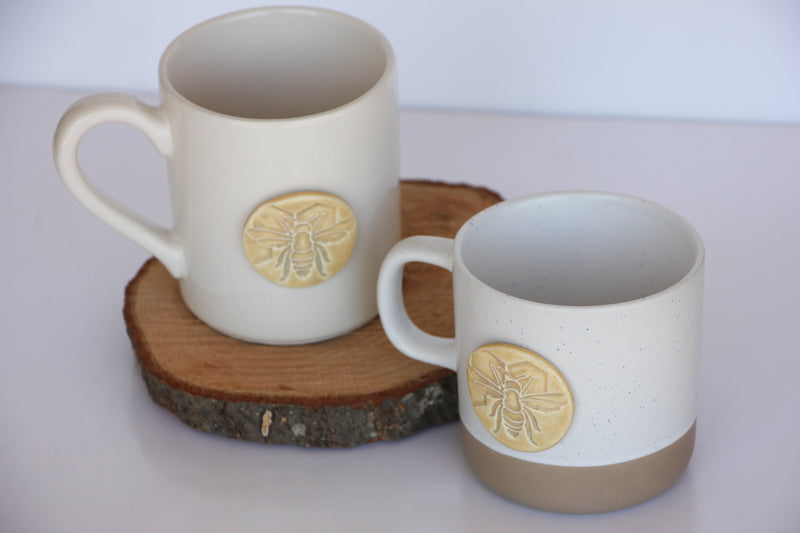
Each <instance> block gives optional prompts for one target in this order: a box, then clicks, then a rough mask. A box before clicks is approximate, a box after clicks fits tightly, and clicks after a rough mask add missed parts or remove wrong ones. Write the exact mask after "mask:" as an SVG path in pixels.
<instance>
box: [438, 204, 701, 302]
mask: <svg viewBox="0 0 800 533" xmlns="http://www.w3.org/2000/svg"><path fill="white" fill-rule="evenodd" d="M570 196H571V197H595V198H606V199H613V200H622V201H624V202H626V203H637V204H644V205H646V206H647V207H648V208H649V209H650V210H656V211H660V212H661V213H663V214H665V215H667V216H668V217H669V218H671V219H672V220H674V221H675V222H677V223H679V224H680V226H681V228H682V229H683V230H684V235H685V236H686V237H688V238H689V239H690V240H691V244H692V245H693V246H694V249H695V254H694V261H693V263H692V266H691V267H690V268H689V269H688V270H687V272H686V273H685V274H684V275H683V276H682V277H681V278H680V279H679V280H677V281H676V282H674V283H672V284H670V285H669V286H668V287H666V288H664V289H661V290H659V291H655V292H651V293H648V294H646V295H644V296H642V297H640V298H635V299H632V300H623V301H620V302H612V303H603V304H589V305H570V304H557V303H548V302H541V301H538V300H529V299H526V298H520V297H519V296H514V295H513V294H510V293H507V292H504V291H501V290H499V289H497V288H495V287H493V286H492V285H490V284H488V283H486V282H485V281H483V280H482V279H480V278H479V277H478V276H477V275H476V274H475V273H474V272H472V270H470V269H469V267H467V265H466V263H465V262H464V256H463V246H464V241H465V240H466V238H467V237H466V235H467V234H468V233H469V231H470V229H471V228H472V227H473V226H475V225H476V224H479V223H480V222H481V219H483V218H485V217H487V216H491V215H492V214H493V213H494V212H495V211H500V210H505V209H507V208H509V207H510V206H514V205H517V204H522V203H527V202H533V201H536V200H540V199H546V198H556V197H570ZM453 264H454V266H455V265H457V268H458V270H460V271H461V272H464V273H465V274H466V275H467V276H468V277H469V278H470V280H472V281H473V282H475V283H478V284H480V285H481V286H482V287H483V288H484V289H486V290H488V291H490V292H493V293H495V294H497V295H500V296H502V297H503V298H506V299H508V300H512V301H515V302H519V303H523V304H527V305H531V306H537V307H543V308H551V309H560V310H573V311H576V312H586V311H591V310H607V309H622V308H626V307H632V306H637V305H642V304H645V303H648V302H651V301H652V300H654V299H656V298H660V297H663V296H665V295H667V294H670V293H672V292H674V291H676V290H678V289H679V288H680V287H682V286H684V285H686V284H687V283H690V282H691V280H692V279H694V278H695V277H696V276H697V275H698V274H699V273H700V272H702V270H703V266H704V264H705V245H704V243H703V239H702V238H701V237H700V234H699V233H698V232H697V230H696V229H695V228H694V226H693V225H692V224H691V223H690V222H689V221H688V220H686V219H685V218H683V217H682V216H680V215H679V214H677V213H676V212H675V211H673V210H671V209H669V208H667V207H664V206H662V205H660V204H657V203H655V202H651V201H650V200H645V199H643V198H637V197H635V196H630V195H626V194H619V193H613V192H604V191H588V190H579V191H551V192H545V193H536V194H530V195H526V196H521V197H519V198H513V199H510V200H504V201H502V202H500V203H497V204H494V205H492V206H490V207H487V208H486V209H484V210H483V211H480V212H479V213H476V214H475V215H473V216H472V217H471V218H470V219H469V220H467V221H466V222H465V223H464V224H463V225H462V226H461V228H460V229H459V230H458V232H457V233H456V236H455V238H454V244H453ZM454 271H455V268H454Z"/></svg>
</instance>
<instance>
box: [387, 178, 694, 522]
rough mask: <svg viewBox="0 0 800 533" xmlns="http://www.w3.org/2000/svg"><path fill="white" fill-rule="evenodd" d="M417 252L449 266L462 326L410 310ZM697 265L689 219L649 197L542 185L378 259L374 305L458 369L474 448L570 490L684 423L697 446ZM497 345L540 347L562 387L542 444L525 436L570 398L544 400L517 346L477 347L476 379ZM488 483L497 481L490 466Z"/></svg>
mask: <svg viewBox="0 0 800 533" xmlns="http://www.w3.org/2000/svg"><path fill="white" fill-rule="evenodd" d="M412 261H422V262H428V263H431V264H434V265H438V266H441V267H443V268H447V269H449V270H451V271H452V272H453V289H454V300H455V301H454V308H455V325H456V332H455V338H452V339H447V338H441V337H435V336H432V335H429V334H427V333H425V332H423V331H421V330H420V329H418V328H417V327H416V326H415V325H414V324H413V323H412V322H411V321H410V320H409V318H408V316H407V315H406V313H405V311H404V309H403V307H402V305H403V304H402V292H401V291H400V288H399V286H400V280H401V272H402V266H403V265H404V264H406V263H408V262H412ZM703 265H704V250H703V244H702V241H701V239H700V237H699V236H698V235H697V233H696V232H695V231H694V229H693V228H692V227H691V226H690V225H689V224H688V223H687V222H686V221H685V220H683V219H682V218H680V217H679V216H678V215H676V214H674V213H672V212H671V211H669V210H667V209H665V208H663V207H660V206H658V205H656V204H653V203H650V202H647V201H644V200H640V199H637V198H631V197H626V196H620V195H615V194H607V193H592V192H564V193H550V194H542V195H534V196H529V197H525V198H519V199H515V200H509V201H506V202H503V203H501V204H497V205H495V206H493V207H490V208H488V209H486V210H485V211H482V212H481V213H478V214H477V215H476V216H474V217H473V218H472V219H470V220H469V221H468V222H467V223H466V224H464V226H462V228H461V229H460V230H459V232H458V234H457V235H456V237H455V239H454V240H451V239H443V238H438V237H426V236H417V237H410V238H408V239H404V240H403V241H401V242H400V243H398V244H397V245H396V246H395V247H394V248H393V249H392V250H391V251H390V252H389V254H388V255H387V257H386V259H385V260H384V263H383V266H382V269H381V273H380V276H379V280H378V307H379V310H380V314H381V320H382V322H383V326H384V329H385V331H386V333H387V335H388V337H389V339H390V340H391V341H392V343H393V344H394V345H395V346H396V347H397V348H398V349H399V350H401V351H402V352H404V353H405V354H407V355H409V356H410V357H413V358H416V359H419V360H422V361H425V362H428V363H432V364H436V365H440V366H445V367H447V368H451V369H453V370H456V371H457V373H458V386H459V411H460V416H461V423H462V425H463V426H464V428H465V431H467V432H468V433H469V435H470V436H471V438H472V439H474V441H475V442H476V443H479V444H480V446H477V445H476V446H474V447H473V448H472V450H473V456H472V459H475V457H476V454H478V455H480V454H481V453H483V452H482V451H481V450H490V451H491V452H492V453H496V454H499V456H502V457H506V458H508V459H509V460H515V461H521V462H529V463H532V464H537V465H542V466H546V465H549V466H553V467H559V468H562V467H563V468H567V469H575V472H573V473H572V474H570V475H568V476H567V477H566V478H565V479H567V480H574V481H575V483H576V487H575V489H576V490H577V489H578V488H579V485H580V475H581V472H589V470H586V469H588V468H593V467H606V466H609V465H617V464H619V465H621V464H634V463H633V461H637V460H639V459H642V458H645V457H651V456H654V454H657V453H658V452H660V451H661V450H664V449H667V448H669V447H670V446H671V445H672V444H674V443H676V442H677V441H679V440H681V439H684V440H685V439H686V438H687V437H686V436H687V435H691V439H692V442H693V439H694V433H693V432H691V433H690V430H691V429H692V428H693V427H694V424H695V419H696V413H697V388H698V382H697V380H698V365H699V356H700V333H701V319H702V307H703ZM498 343H500V344H501V345H512V346H514V347H516V348H515V349H516V350H520V351H522V352H523V353H524V352H525V351H528V352H529V353H534V354H536V355H537V356H538V357H541V358H542V359H543V360H545V361H547V362H548V363H549V364H551V365H552V366H553V368H555V369H557V371H558V373H559V375H561V376H563V380H564V383H566V384H568V390H569V391H571V395H572V399H573V400H574V414H573V416H572V420H571V422H570V423H569V427H568V429H567V430H566V431H565V432H564V433H563V435H561V436H560V439H559V440H557V441H556V442H553V443H552V444H551V445H550V446H548V447H544V446H541V447H534V446H532V445H529V442H530V441H537V442H538V440H539V439H542V437H541V436H540V434H543V433H544V430H543V429H542V425H543V424H540V422H543V420H544V415H547V414H548V413H547V412H546V411H548V410H550V411H553V412H555V411H557V410H558V409H557V407H560V406H561V404H558V403H557V402H559V401H562V400H563V396H557V395H554V396H553V397H546V396H545V397H539V398H540V399H545V400H548V401H547V402H543V401H536V400H535V398H536V396H535V395H534V388H533V383H532V382H531V380H532V379H533V378H532V376H533V375H534V373H535V372H536V370H535V369H534V368H533V367H532V366H531V367H529V368H527V370H526V369H523V368H522V366H527V365H520V366H517V367H514V366H513V365H515V364H518V362H519V361H521V359H517V358H516V357H515V358H512V359H504V358H503V357H501V356H499V355H498V354H497V353H495V354H494V357H490V356H488V355H483V356H482V357H483V363H481V364H482V366H481V368H482V372H481V375H480V376H477V374H476V372H475V370H474V369H475V368H476V366H480V365H476V364H475V363H474V357H475V355H474V353H475V351H476V350H478V349H480V348H481V347H485V346H486V345H495V346H496V345H497V344H498ZM495 352H496V350H495ZM529 361H530V362H531V364H534V363H533V360H532V359H531V360H529ZM476 385H477V387H476ZM476 388H477V389H478V390H477V392H478V396H479V397H478V399H477V400H476V398H475V393H476ZM468 391H469V392H468ZM509 391H510V392H509ZM543 391H547V392H548V393H550V392H553V393H556V394H557V393H562V394H563V393H564V392H563V390H562V389H551V388H550V385H548V386H547V387H546V388H544V389H539V390H538V391H536V392H543ZM523 397H524V398H525V401H527V402H528V405H529V409H528V410H527V411H526V410H525V409H523V408H522V407H521V404H523V403H524V402H523V401H521V400H522V399H523ZM533 406H535V407H537V408H539V409H540V410H541V411H542V412H541V416H540V412H539V411H536V410H535V409H533ZM564 406H566V404H564ZM503 417H504V418H503ZM534 419H535V421H536V424H534ZM537 425H538V426H539V429H540V430H541V431H539V432H537V430H536V427H537ZM559 427H560V426H559ZM498 437H499V438H498ZM670 449H672V448H670ZM675 449H677V448H675ZM680 449H681V450H685V449H686V446H681V447H680ZM689 455H690V454H689ZM681 457H682V458H686V460H687V461H688V456H687V455H686V454H685V453H684V454H682V455H681ZM662 462H663V461H662ZM503 464H506V463H503ZM507 464H513V461H512V462H510V463H507ZM636 464H639V463H636ZM641 464H655V463H654V462H652V461H651V462H647V461H645V462H643V463H641ZM659 465H661V463H659ZM662 466H663V465H662ZM662 466H659V470H658V472H662V471H663V470H664V469H663V468H662ZM683 467H685V464H683V465H682V466H680V470H681V471H682V469H683ZM676 468H677V467H676ZM523 470H524V469H522V470H521V469H519V468H513V467H512V468H508V469H507V472H509V473H513V472H522V471H523ZM634 470H635V469H626V470H619V469H616V470H615V469H612V470H600V472H612V471H613V472H619V471H625V472H633V471H634ZM482 472H484V473H485V470H482ZM595 472H597V471H595ZM479 475H481V474H480V473H479ZM514 475H516V474H514ZM519 475H522V474H519ZM653 475H657V472H655V471H654V473H653ZM609 476H611V477H610V478H609V483H611V484H610V485H609V486H608V490H614V487H613V485H614V483H616V484H618V485H619V488H620V489H622V488H624V486H625V485H626V479H625V478H624V476H623V477H619V478H614V477H613V475H611V474H609ZM518 481H519V480H518ZM523 481H524V480H523ZM673 481H674V480H673ZM492 483H493V484H494V485H497V484H498V483H499V481H498V479H497V477H496V476H495V477H493V481H492ZM670 483H671V482H670ZM525 485H526V483H524V482H520V483H517V484H516V485H515V486H519V487H523V486H525ZM626 494H627V492H626ZM624 501H625V500H624V498H622V499H617V500H616V503H615V505H620V502H623V503H622V504H623V505H624ZM633 503H635V502H633V501H632V500H631V501H630V504H631V505H632V504H633ZM527 504H529V505H533V506H536V505H535V502H531V501H529V500H528V501H527ZM601 507H602V506H601ZM564 508H565V509H567V508H569V509H574V512H581V511H580V510H579V508H576V507H574V506H569V505H567V506H565V507H564ZM596 510H602V508H599V509H595V510H593V511H592V512H594V511H596ZM571 512H573V511H571Z"/></svg>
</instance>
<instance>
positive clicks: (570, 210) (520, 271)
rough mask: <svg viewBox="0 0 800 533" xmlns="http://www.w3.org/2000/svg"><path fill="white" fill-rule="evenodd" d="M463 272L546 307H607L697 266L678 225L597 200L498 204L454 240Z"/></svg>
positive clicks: (683, 225) (624, 201)
mask: <svg viewBox="0 0 800 533" xmlns="http://www.w3.org/2000/svg"><path fill="white" fill-rule="evenodd" d="M457 241H459V242H458V244H457V247H458V248H459V250H460V252H458V253H460V256H461V258H462V260H463V262H464V266H465V267H466V269H467V270H468V271H469V272H471V273H472V274H473V275H474V276H476V277H477V278H478V279H479V280H480V281H482V282H483V283H485V284H487V285H489V286H490V287H492V288H494V289H496V290H498V291H501V292H503V293H506V294H509V295H511V296H514V297H517V298H521V299H524V300H529V301H535V302H540V303H545V304H552V305H570V306H588V305H609V304H615V303H621V302H627V301H632V300H637V299H640V298H644V297H646V296H649V295H652V294H655V293H658V292H661V291H663V290H665V289H667V288H669V287H671V286H672V285H674V284H676V283H678V282H679V281H680V280H681V279H683V278H684V277H686V276H687V275H688V274H689V272H690V271H691V270H692V269H693V268H694V267H695V265H696V264H698V263H699V262H700V260H701V257H702V254H703V250H702V243H701V241H700V239H699V237H698V236H697V234H696V232H695V231H694V229H693V228H692V227H691V226H690V225H689V224H688V223H687V222H686V221H684V220H683V219H682V218H680V217H679V216H677V215H675V214H674V213H672V212H670V211H669V210H667V209H665V208H662V207H660V206H657V205H655V204H652V203H649V202H645V201H643V200H638V199H635V198H628V197H620V196H615V195H609V194H602V193H565V194H553V195H543V196H534V197H529V198H525V199H522V200H517V201H511V202H505V203H503V204H499V205H498V206H495V207H492V208H489V209H488V210H486V211H484V212H483V213H480V214H479V215H478V216H476V217H475V218H474V219H472V220H471V221H469V222H468V223H467V224H466V225H465V226H464V228H463V229H462V231H461V232H460V234H459V235H458V237H457Z"/></svg>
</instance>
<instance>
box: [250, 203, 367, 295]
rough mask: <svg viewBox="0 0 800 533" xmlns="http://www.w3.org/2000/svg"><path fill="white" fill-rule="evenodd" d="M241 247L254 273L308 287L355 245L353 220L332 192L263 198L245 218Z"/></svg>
mask: <svg viewBox="0 0 800 533" xmlns="http://www.w3.org/2000/svg"><path fill="white" fill-rule="evenodd" d="M243 244H244V251H245V254H247V258H248V259H249V260H250V264H251V265H253V268H255V269H256V270H257V271H258V273H259V274H261V275H262V276H264V277H265V278H267V279H268V280H270V281H272V282H274V283H277V284H278V285H282V286H284V287H292V288H300V287H310V286H312V285H316V284H317V283H322V282H323V281H325V280H327V279H329V278H330V277H331V276H333V275H334V274H336V273H337V272H338V271H339V270H340V269H341V268H342V267H343V266H344V265H345V263H347V260H348V259H349V258H350V254H351V253H352V252H353V247H354V246H355V244H356V219H355V216H354V215H353V211H352V210H351V209H350V206H349V205H347V202H345V201H344V200H342V199H341V198H339V197H338V196H334V195H332V194H328V193H324V192H318V191H300V192H293V193H289V194H285V195H282V196H278V197H275V198H272V199H270V200H267V201H266V202H264V203H263V204H261V205H259V206H258V207H257V208H256V209H255V210H254V211H253V212H252V213H251V214H250V216H249V217H248V218H247V222H246V223H245V225H244V235H243Z"/></svg>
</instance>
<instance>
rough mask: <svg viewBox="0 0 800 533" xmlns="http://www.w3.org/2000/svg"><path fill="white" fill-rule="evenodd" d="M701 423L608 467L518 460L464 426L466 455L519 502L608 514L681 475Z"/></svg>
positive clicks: (499, 488) (478, 470)
mask: <svg viewBox="0 0 800 533" xmlns="http://www.w3.org/2000/svg"><path fill="white" fill-rule="evenodd" d="M695 428H696V423H695V424H693V425H692V427H691V428H690V429H689V431H687V432H686V433H685V434H684V435H683V436H682V437H681V438H679V439H678V440H677V441H675V442H674V443H672V444H670V445H669V446H667V447H666V448H664V449H662V450H660V451H658V452H656V453H653V454H651V455H647V456H645V457H641V458H639V459H635V460H633V461H627V462H624V463H617V464H613V465H607V466H579V467H570V466H552V465H543V464H537V463H531V462H527V461H522V460H520V459H514V458H512V457H509V456H507V455H503V454H501V453H497V452H496V451H494V450H492V449H491V448H489V447H488V446H486V445H484V444H482V443H481V442H479V441H478V440H477V439H476V438H475V437H473V436H472V435H471V434H470V432H469V431H467V429H466V428H465V427H464V426H463V424H462V426H461V441H462V445H463V448H464V454H465V455H466V457H467V462H469V465H470V467H472V470H473V471H474V472H475V474H476V475H477V476H478V478H479V479H480V480H481V481H482V482H483V483H484V484H486V485H487V486H488V487H489V488H490V489H492V490H494V491H495V492H497V493H498V494H500V495H501V496H504V497H506V498H508V499H509V500H513V501H515V502H517V503H521V504H523V505H527V506H528V507H533V508H536V509H542V510H545V511H554V512H558V513H575V514H578V513H603V512H607V511H616V510H618V509H624V508H626V507H631V506H633V505H636V504H639V503H642V502H645V501H647V500H649V499H651V498H654V497H656V496H657V495H659V494H661V493H662V492H664V491H665V490H667V489H668V488H669V487H670V486H671V485H672V484H673V483H675V481H677V480H678V478H679V477H680V476H681V474H682V473H683V471H684V470H685V469H686V466H687V465H688V464H689V459H691V457H692V451H693V450H694V437H695Z"/></svg>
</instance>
